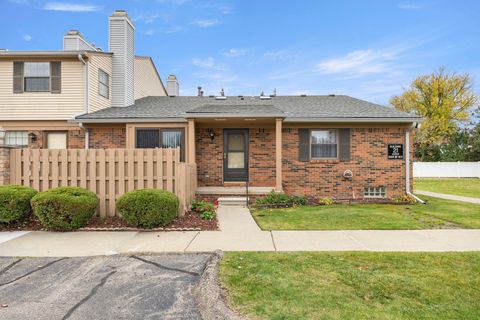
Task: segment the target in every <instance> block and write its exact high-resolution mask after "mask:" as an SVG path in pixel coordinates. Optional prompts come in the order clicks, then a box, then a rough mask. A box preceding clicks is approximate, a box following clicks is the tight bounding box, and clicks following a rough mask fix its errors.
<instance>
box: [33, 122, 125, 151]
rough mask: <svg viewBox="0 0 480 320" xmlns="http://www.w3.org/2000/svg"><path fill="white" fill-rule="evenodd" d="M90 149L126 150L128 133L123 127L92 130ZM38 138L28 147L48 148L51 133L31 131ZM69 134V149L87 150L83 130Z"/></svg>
mask: <svg viewBox="0 0 480 320" xmlns="http://www.w3.org/2000/svg"><path fill="white" fill-rule="evenodd" d="M89 131H90V143H89V147H90V148H96V149H108V148H125V146H126V143H125V141H126V131H125V128H122V127H105V128H104V127H96V128H90V129H89ZM29 132H31V133H34V134H35V135H36V136H37V139H36V141H34V142H32V141H31V140H29V145H28V147H29V148H31V149H42V148H47V141H46V139H47V137H46V135H47V133H48V132H49V131H41V130H35V131H29ZM66 132H67V148H69V149H83V148H85V132H84V131H83V130H82V129H78V130H68V131H66Z"/></svg>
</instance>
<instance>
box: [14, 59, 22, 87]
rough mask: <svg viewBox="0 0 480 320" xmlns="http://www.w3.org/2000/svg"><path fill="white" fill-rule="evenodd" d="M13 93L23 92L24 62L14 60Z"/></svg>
mask: <svg viewBox="0 0 480 320" xmlns="http://www.w3.org/2000/svg"><path fill="white" fill-rule="evenodd" d="M13 93H23V62H19V61H15V62H13Z"/></svg>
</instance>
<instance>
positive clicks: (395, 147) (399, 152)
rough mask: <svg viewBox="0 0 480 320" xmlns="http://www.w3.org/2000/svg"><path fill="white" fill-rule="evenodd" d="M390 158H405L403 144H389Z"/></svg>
mask: <svg viewBox="0 0 480 320" xmlns="http://www.w3.org/2000/svg"><path fill="white" fill-rule="evenodd" d="M388 159H403V144H389V145H388Z"/></svg>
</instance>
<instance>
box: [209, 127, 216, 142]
mask: <svg viewBox="0 0 480 320" xmlns="http://www.w3.org/2000/svg"><path fill="white" fill-rule="evenodd" d="M207 133H208V136H209V137H210V140H212V141H213V139H215V131H214V130H213V129H210V128H209V129H207Z"/></svg>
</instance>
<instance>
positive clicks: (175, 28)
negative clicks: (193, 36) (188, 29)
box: [165, 26, 183, 34]
mask: <svg viewBox="0 0 480 320" xmlns="http://www.w3.org/2000/svg"><path fill="white" fill-rule="evenodd" d="M182 30H183V27H181V26H172V27H170V28H169V29H168V30H166V31H165V33H167V34H170V33H177V32H180V31H182Z"/></svg>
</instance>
